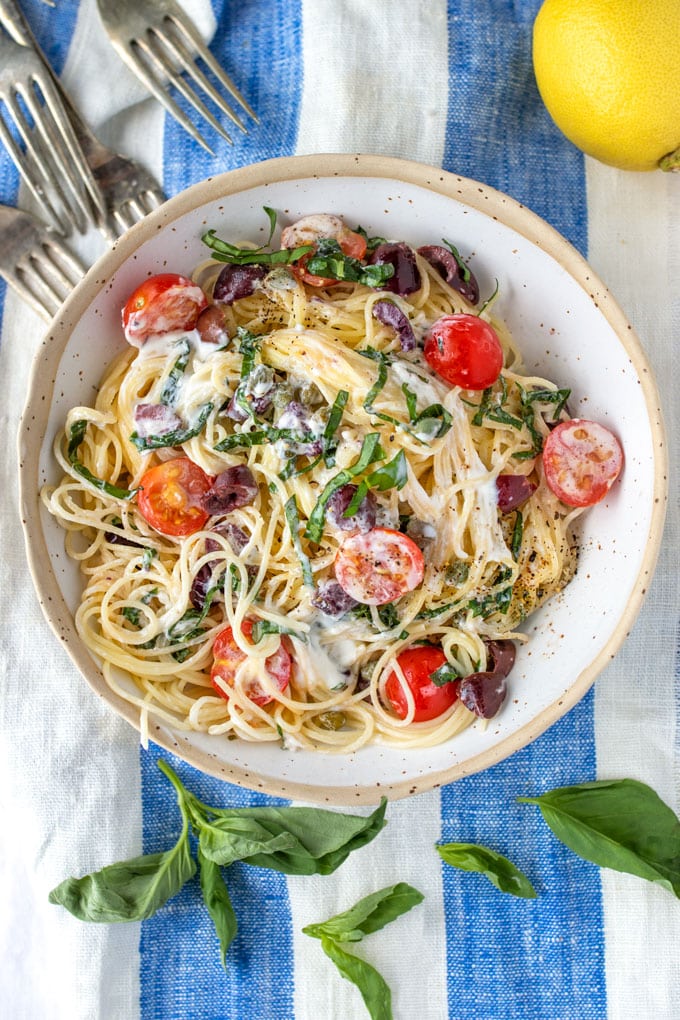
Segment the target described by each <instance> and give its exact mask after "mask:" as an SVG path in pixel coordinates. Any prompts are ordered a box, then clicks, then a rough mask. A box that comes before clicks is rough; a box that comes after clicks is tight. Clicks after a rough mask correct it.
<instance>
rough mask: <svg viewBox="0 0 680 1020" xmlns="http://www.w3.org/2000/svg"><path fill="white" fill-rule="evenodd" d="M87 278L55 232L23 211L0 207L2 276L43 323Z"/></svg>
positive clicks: (53, 314)
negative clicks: (84, 278)
mask: <svg viewBox="0 0 680 1020" xmlns="http://www.w3.org/2000/svg"><path fill="white" fill-rule="evenodd" d="M84 275H85V268H84V266H83V265H82V264H81V263H80V262H79V261H78V259H77V258H75V256H74V255H72V254H71V252H69V251H68V250H67V249H66V248H65V246H64V244H63V242H62V240H61V237H60V235H59V234H57V233H56V231H54V230H50V228H49V227H45V226H43V224H42V223H39V221H38V220H37V219H35V217H33V216H30V215H29V214H28V213H27V212H24V211H23V210H22V209H13V208H12V207H11V206H9V205H0V276H2V277H4V279H5V280H6V281H7V283H8V284H9V285H10V287H12V288H13V289H14V290H15V291H16V292H17V294H18V295H19V297H21V298H22V299H23V300H24V301H26V302H27V303H28V304H29V305H30V306H31V308H33V310H34V311H36V312H38V314H39V315H41V316H42V317H43V319H47V321H48V322H49V321H50V320H51V319H52V318H53V317H54V316H55V315H56V313H57V311H58V309H59V307H60V305H61V304H63V302H64V301H65V300H66V298H67V297H68V295H69V294H70V292H71V291H72V290H73V288H74V287H75V285H76V284H77V283H78V281H79V280H80V279H81V277H83V276H84Z"/></svg>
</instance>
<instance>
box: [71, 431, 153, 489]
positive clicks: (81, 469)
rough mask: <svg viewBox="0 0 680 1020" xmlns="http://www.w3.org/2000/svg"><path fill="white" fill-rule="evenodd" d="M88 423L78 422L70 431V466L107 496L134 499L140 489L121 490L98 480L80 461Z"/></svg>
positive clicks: (101, 479) (109, 483)
mask: <svg viewBox="0 0 680 1020" xmlns="http://www.w3.org/2000/svg"><path fill="white" fill-rule="evenodd" d="M87 426H88V422H87V421H86V420H85V419H81V420H80V421H76V422H74V423H73V425H72V426H71V429H70V431H69V442H68V447H67V450H66V456H67V457H68V461H69V464H70V465H71V467H72V468H73V470H74V471H76V472H77V473H78V474H79V475H80V477H81V478H84V479H85V481H86V482H89V483H90V485H93V486H94V487H95V489H99V491H100V492H105V493H106V495H107V496H112V497H113V498H114V499H125V500H128V499H132V497H133V496H134V495H135V494H136V493H137V492H139V489H121V488H120V487H119V486H117V485H112V484H111V482H107V481H105V480H104V479H103V478H97V476H96V475H93V474H92V472H91V471H90V470H89V468H86V467H85V465H84V464H83V463H82V461H80V460H79V459H78V450H79V449H80V444H81V443H82V441H83V439H84V438H85V431H86V429H87Z"/></svg>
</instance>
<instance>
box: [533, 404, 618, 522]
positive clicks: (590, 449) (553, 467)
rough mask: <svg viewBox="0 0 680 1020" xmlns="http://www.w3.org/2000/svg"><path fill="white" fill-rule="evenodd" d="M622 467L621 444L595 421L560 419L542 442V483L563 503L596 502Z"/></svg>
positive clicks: (612, 482)
mask: <svg viewBox="0 0 680 1020" xmlns="http://www.w3.org/2000/svg"><path fill="white" fill-rule="evenodd" d="M622 467H623V450H622V449H621V444H620V443H619V441H618V439H617V438H616V436H615V435H614V433H613V432H610V431H609V429H608V428H605V426H604V425H600V424H598V422H595V421H586V420H585V419H583V418H572V420H571V421H564V422H562V423H561V424H560V425H557V426H556V428H554V429H553V430H552V432H551V433H550V435H549V436H548V437H547V439H546V440H545V443H544V444H543V471H544V473H545V480H546V483H547V485H548V488H549V489H550V490H551V491H552V492H554V494H555V495H556V496H557V498H558V499H561V500H562V502H563V503H566V504H567V506H593V504H594V503H599V502H600V500H601V499H604V497H605V496H606V495H607V493H608V492H609V490H610V489H611V487H612V485H613V484H614V482H615V481H616V479H617V478H618V476H619V473H620V471H621V468H622Z"/></svg>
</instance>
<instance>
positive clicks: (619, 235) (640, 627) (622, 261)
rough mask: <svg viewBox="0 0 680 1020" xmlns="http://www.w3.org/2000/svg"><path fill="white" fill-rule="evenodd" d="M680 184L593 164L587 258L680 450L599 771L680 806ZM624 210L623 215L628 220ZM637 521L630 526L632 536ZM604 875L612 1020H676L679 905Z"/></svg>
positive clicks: (598, 720)
mask: <svg viewBox="0 0 680 1020" xmlns="http://www.w3.org/2000/svg"><path fill="white" fill-rule="evenodd" d="M676 183H677V182H676V181H674V180H673V179H672V175H671V174H660V173H650V174H626V173H621V172H620V171H617V170H613V169H611V168H609V167H605V166H602V165H601V164H597V163H595V162H594V161H592V160H588V161H587V193H588V219H589V260H590V263H591V264H592V266H593V268H594V269H595V271H596V272H597V273H598V274H599V275H600V276H601V277H602V279H603V280H604V281H605V283H606V284H607V286H608V287H609V288H610V289H611V291H612V293H613V294H614V296H615V297H616V299H617V300H618V302H619V304H620V305H621V306H622V308H623V309H624V311H625V313H626V316H627V317H628V319H629V320H630V321H631V323H632V325H633V326H634V327H635V329H636V330H637V332H638V334H639V336H640V339H641V341H642V344H643V346H644V348H645V350H646V352H647V354H648V357H649V359H650V361H651V364H652V368H653V370H654V373H655V375H656V379H657V382H658V384H659V388H660V390H661V397H662V407H663V408H664V415H665V420H666V428H667V430H668V448H669V451H670V457H671V470H670V480H671V497H670V499H669V509H668V521H667V526H666V533H665V540H664V545H663V549H662V552H661V556H660V560H659V565H658V569H657V573H656V576H655V578H654V581H653V582H652V584H651V586H650V591H649V595H648V597H647V600H646V603H645V604H644V606H643V609H642V613H641V615H640V618H639V620H638V622H637V624H636V626H635V627H634V628H633V631H632V633H631V635H630V637H629V638H628V639H627V641H626V642H625V643H624V645H623V647H622V648H621V650H620V652H619V654H618V655H617V657H616V659H615V660H614V662H613V663H612V664H611V666H609V668H608V669H607V670H606V672H605V673H604V674H603V675H602V676H601V677H600V678H599V679H598V680H597V682H596V686H595V695H596V696H595V737H596V746H597V770H598V776H599V777H600V778H603V779H605V778H606V779H611V778H621V777H625V776H629V777H631V778H634V779H639V780H641V781H643V782H646V783H648V784H649V785H650V786H652V787H653V788H654V789H655V790H656V791H657V793H658V794H659V796H660V797H661V798H662V799H663V800H665V801H666V803H667V804H668V805H669V806H671V807H672V808H673V810H675V811H676V813H677V811H678V806H679V804H680V790H679V789H678V785H677V784H678V779H679V778H680V777H679V775H678V770H677V763H675V754H676V741H677V735H676V724H677V699H678V697H679V694H678V692H677V691H676V690H675V687H676V685H677V680H676V671H677V668H678V666H677V664H678V647H677V645H678V639H679V634H680V627H679V621H680V586H679V585H678V578H679V577H680V548H679V543H678V534H679V526H680V511H679V509H678V507H679V502H678V495H679V493H678V477H679V471H678V468H679V467H680V464H679V457H678V450H679V449H680V405H678V401H677V378H678V375H677V353H676V347H677V338H678V336H680V294H679V292H678V284H677V281H678V277H679V274H680V239H679V238H678V232H677V224H678V222H679V221H680V194H678V190H677V187H674V185H675V184H676ZM621 210H625V214H624V215H623V216H622V215H621ZM662 211H665V216H664V215H662ZM635 526H636V523H635V521H634V520H633V521H631V522H630V527H631V531H632V530H633V529H634V528H635ZM601 874H602V890H603V906H604V922H605V960H606V974H607V1002H608V1020H631V1018H632V1017H636V1018H637V1017H640V1018H643V1017H654V1020H677V1017H678V1016H680V957H679V956H678V946H680V912H679V911H678V904H677V901H676V900H675V899H674V898H673V896H672V895H671V894H670V893H668V892H666V891H665V890H663V889H661V888H658V889H654V888H653V887H651V886H650V885H649V884H648V883H646V882H643V881H642V880H640V879H637V878H631V877H629V876H627V875H621V874H619V873H617V872H614V871H607V870H603V871H602V873H601Z"/></svg>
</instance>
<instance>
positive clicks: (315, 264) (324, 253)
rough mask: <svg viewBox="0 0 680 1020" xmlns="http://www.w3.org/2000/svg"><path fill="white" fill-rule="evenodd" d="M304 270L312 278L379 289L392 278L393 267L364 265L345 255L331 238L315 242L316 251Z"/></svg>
mask: <svg viewBox="0 0 680 1020" xmlns="http://www.w3.org/2000/svg"><path fill="white" fill-rule="evenodd" d="M305 268H306V269H307V272H309V273H311V274H312V275H313V276H326V277H328V278H329V279H332V280H347V281H349V282H351V283H363V284H364V286H366V287H381V286H382V284H383V283H385V282H386V281H387V280H389V279H390V277H392V276H394V266H392V265H390V264H389V263H385V264H384V265H380V266H370V265H368V266H367V265H364V263H363V262H361V261H360V260H359V259H355V258H352V257H351V255H345V254H344V252H343V251H342V249H341V247H340V245H339V244H338V242H337V241H336V240H335V238H332V237H324V238H322V239H321V240H320V241H317V243H316V250H315V252H314V254H313V255H312V257H311V258H310V259H308V261H307V265H306V267H305Z"/></svg>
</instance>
